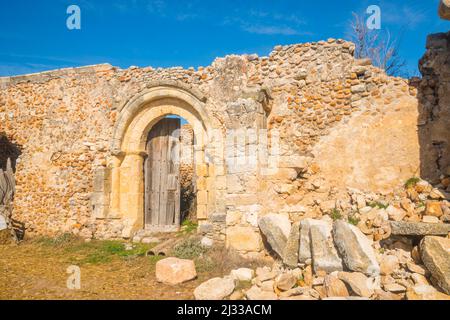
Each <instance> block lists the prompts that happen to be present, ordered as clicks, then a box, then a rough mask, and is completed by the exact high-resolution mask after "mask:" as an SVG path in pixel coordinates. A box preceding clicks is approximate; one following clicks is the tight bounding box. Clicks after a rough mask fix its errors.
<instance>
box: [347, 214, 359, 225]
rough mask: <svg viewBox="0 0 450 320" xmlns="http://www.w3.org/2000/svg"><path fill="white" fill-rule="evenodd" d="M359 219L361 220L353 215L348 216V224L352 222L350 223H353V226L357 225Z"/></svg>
mask: <svg viewBox="0 0 450 320" xmlns="http://www.w3.org/2000/svg"><path fill="white" fill-rule="evenodd" d="M360 221H361V220H360V219H358V218H357V217H355V216H348V223H350V224H352V225H354V226H356V225H358V223H359V222H360Z"/></svg>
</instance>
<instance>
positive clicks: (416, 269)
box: [406, 261, 427, 276]
mask: <svg viewBox="0 0 450 320" xmlns="http://www.w3.org/2000/svg"><path fill="white" fill-rule="evenodd" d="M406 266H407V268H408V270H409V271H411V272H413V273H418V274H421V275H423V276H425V275H427V270H426V269H425V268H424V267H422V266H419V265H417V264H415V263H412V262H410V261H408V262H407V263H406Z"/></svg>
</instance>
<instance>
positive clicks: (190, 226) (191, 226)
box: [180, 220, 198, 234]
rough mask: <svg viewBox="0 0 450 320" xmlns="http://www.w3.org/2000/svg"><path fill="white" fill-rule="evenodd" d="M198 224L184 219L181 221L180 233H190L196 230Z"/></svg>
mask: <svg viewBox="0 0 450 320" xmlns="http://www.w3.org/2000/svg"><path fill="white" fill-rule="evenodd" d="M197 227H198V224H197V223H195V222H193V221H191V220H184V221H183V222H182V223H181V231H180V232H181V233H182V234H191V233H193V232H195V231H197Z"/></svg>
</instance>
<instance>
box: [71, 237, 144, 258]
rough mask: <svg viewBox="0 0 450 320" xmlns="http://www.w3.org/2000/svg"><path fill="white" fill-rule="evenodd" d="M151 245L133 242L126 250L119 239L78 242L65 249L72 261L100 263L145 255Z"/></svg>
mask: <svg viewBox="0 0 450 320" xmlns="http://www.w3.org/2000/svg"><path fill="white" fill-rule="evenodd" d="M150 248H151V245H147V244H141V243H139V244H133V248H132V249H131V250H126V248H125V243H124V242H121V241H91V242H84V243H78V244H76V245H73V246H70V247H67V248H66V249H65V251H66V252H67V253H71V254H73V255H74V256H73V257H72V261H75V262H76V263H79V264H84V263H87V264H101V263H108V262H111V261H112V260H113V259H114V258H122V259H134V258H137V257H143V256H145V254H146V252H147V251H148V250H150Z"/></svg>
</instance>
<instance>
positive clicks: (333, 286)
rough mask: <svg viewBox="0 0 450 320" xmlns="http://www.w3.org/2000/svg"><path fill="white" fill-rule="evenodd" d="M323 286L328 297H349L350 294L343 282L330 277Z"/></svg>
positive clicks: (327, 277) (324, 281)
mask: <svg viewBox="0 0 450 320" xmlns="http://www.w3.org/2000/svg"><path fill="white" fill-rule="evenodd" d="M323 286H324V289H325V294H326V296H327V297H348V296H349V295H350V294H349V292H348V290H347V287H346V286H345V283H344V282H343V281H342V280H339V279H338V278H337V277H335V276H332V275H328V276H326V277H325V278H324V280H323Z"/></svg>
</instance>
